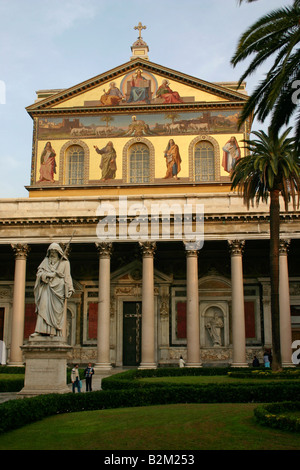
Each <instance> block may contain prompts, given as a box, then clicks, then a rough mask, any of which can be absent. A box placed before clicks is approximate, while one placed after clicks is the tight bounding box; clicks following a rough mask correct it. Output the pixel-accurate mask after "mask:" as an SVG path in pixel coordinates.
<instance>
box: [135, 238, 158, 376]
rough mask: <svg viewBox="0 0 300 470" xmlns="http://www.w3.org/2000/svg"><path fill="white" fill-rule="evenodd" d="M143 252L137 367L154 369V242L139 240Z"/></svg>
mask: <svg viewBox="0 0 300 470" xmlns="http://www.w3.org/2000/svg"><path fill="white" fill-rule="evenodd" d="M140 247H141V249H142V254H143V285H142V357H141V364H140V366H139V369H155V368H156V362H155V317H154V263H153V257H154V252H155V249H156V243H155V242H144V243H142V242H140Z"/></svg>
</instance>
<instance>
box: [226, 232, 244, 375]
mask: <svg viewBox="0 0 300 470" xmlns="http://www.w3.org/2000/svg"><path fill="white" fill-rule="evenodd" d="M228 243H229V248H230V255H231V291H232V344H233V358H232V367H248V363H247V362H246V332H245V307H244V283H243V261H242V255H243V249H244V245H245V242H244V241H242V240H231V241H229V242H228Z"/></svg>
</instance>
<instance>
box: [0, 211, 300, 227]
mask: <svg viewBox="0 0 300 470" xmlns="http://www.w3.org/2000/svg"><path fill="white" fill-rule="evenodd" d="M117 218H118V216H117ZM158 218H159V220H160V221H162V217H161V216H159V217H158ZM100 219H101V217H97V216H70V217H66V216H59V217H27V218H25V217H10V218H5V217H3V218H1V219H0V227H3V228H5V227H20V226H22V227H24V226H49V225H51V226H57V225H95V224H97V223H98V222H99V220H100ZM134 219H135V217H131V216H129V217H127V222H128V223H130V222H131V221H132V220H134ZM170 219H171V221H172V220H173V217H172V216H171V218H170ZM193 220H196V216H193ZM280 220H281V221H282V222H291V221H296V220H297V221H299V220H300V213H299V212H290V213H287V214H281V215H280ZM148 222H149V223H150V222H151V216H150V215H149V216H148ZM204 222H206V223H214V222H222V223H223V222H228V223H231V222H233V223H236V222H241V223H248V222H266V223H269V213H266V214H262V213H235V214H204Z"/></svg>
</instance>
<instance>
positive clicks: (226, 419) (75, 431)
mask: <svg viewBox="0 0 300 470" xmlns="http://www.w3.org/2000/svg"><path fill="white" fill-rule="evenodd" d="M256 406H257V405H256V404H254V403H247V404H180V405H163V406H162V405H160V406H149V407H140V408H121V409H114V410H99V411H88V412H86V411H83V412H81V413H70V414H65V415H58V416H51V417H49V418H47V419H44V420H43V421H39V422H36V423H33V424H31V425H28V426H25V427H23V428H21V429H17V430H15V431H11V432H7V433H5V434H3V435H0V450H4V449H7V450H73V449H74V450H146V451H147V450H151V451H155V450H178V451H180V450H299V449H300V443H299V434H292V433H289V432H282V431H279V430H275V429H269V428H267V427H262V426H260V425H258V424H257V423H256V421H255V419H254V416H253V410H254V408H255V407H256Z"/></svg>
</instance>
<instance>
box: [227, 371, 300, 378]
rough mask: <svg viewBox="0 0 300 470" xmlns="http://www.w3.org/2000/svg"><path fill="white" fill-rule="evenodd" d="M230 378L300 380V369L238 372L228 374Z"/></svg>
mask: <svg viewBox="0 0 300 470" xmlns="http://www.w3.org/2000/svg"><path fill="white" fill-rule="evenodd" d="M228 377H233V378H238V379H270V378H272V379H275V380H278V379H279V380H282V379H296V380H297V379H298V380H299V379H300V370H299V369H285V370H282V371H278V372H273V371H272V370H267V369H260V370H259V369H255V370H247V371H242V372H241V371H238V372H235V371H234V372H232V371H229V372H228Z"/></svg>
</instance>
